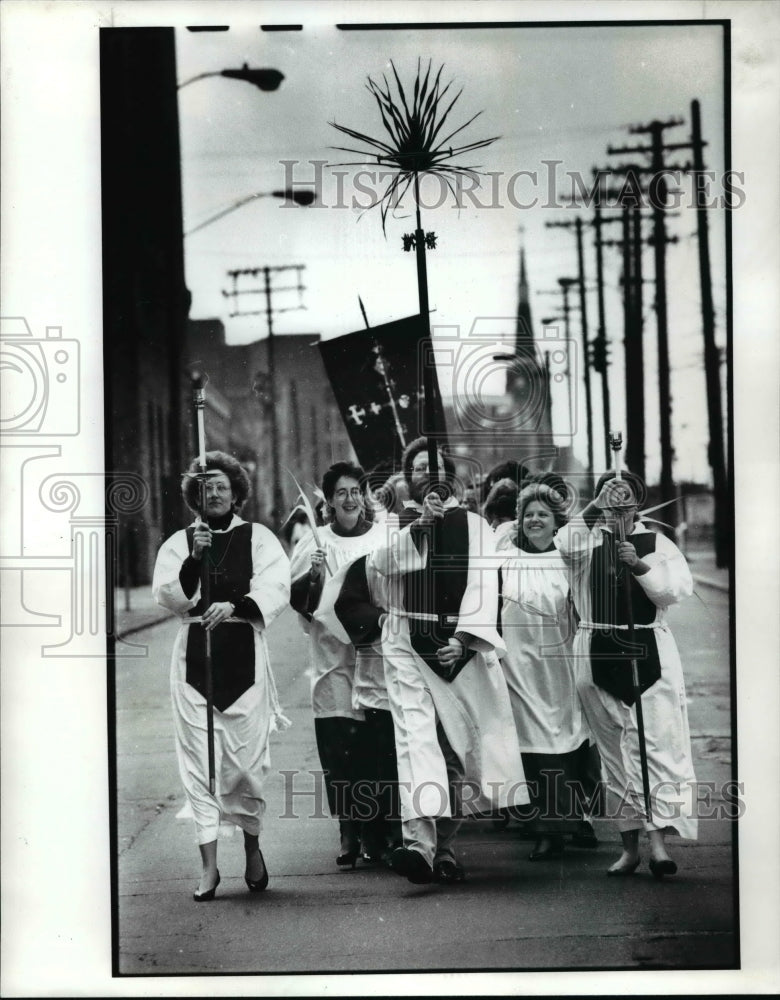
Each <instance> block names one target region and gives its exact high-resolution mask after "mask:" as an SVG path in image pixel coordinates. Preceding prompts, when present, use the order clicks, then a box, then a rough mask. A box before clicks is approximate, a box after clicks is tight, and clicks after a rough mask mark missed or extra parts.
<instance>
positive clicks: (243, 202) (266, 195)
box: [184, 191, 274, 236]
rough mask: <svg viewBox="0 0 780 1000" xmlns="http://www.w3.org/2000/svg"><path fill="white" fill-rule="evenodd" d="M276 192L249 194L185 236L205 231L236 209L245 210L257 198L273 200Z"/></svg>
mask: <svg viewBox="0 0 780 1000" xmlns="http://www.w3.org/2000/svg"><path fill="white" fill-rule="evenodd" d="M273 197H274V192H272V191H256V192H255V193H254V194H248V195H246V197H245V198H239V200H238V201H234V202H233V204H232V205H228V207H227V208H223V209H222V211H221V212H217V214H216V215H212V216H210V218H208V219H206V221H205V222H201V223H200V225H198V226H195V228H194V229H190V231H189V232H188V233H185V234H184V235H185V236H192V234H193V233H197V231H198V230H199V229H205V228H206V226H210V225H211V223H212V222H216V221H217V220H218V219H222V218H224V216H226V215H230V213H231V212H235V211H236V209H239V208H243V206H244V205H248V204H249V202H250V201H255V200H256V199H257V198H273Z"/></svg>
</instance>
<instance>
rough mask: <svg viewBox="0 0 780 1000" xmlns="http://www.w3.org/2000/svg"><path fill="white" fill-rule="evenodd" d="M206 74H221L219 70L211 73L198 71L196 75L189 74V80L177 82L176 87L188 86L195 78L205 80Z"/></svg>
mask: <svg viewBox="0 0 780 1000" xmlns="http://www.w3.org/2000/svg"><path fill="white" fill-rule="evenodd" d="M207 76H222V74H221V73H220V72H219V71H217V72H212V73H198V75H197V76H191V77H190V78H189V80H185V81H184V83H180V84H178V86H177V87H176V89H177V90H181V89H182V87H188V86H189V85H190V84H191V83H195V81H196V80H205V79H206V77H207Z"/></svg>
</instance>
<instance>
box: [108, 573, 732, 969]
mask: <svg viewBox="0 0 780 1000" xmlns="http://www.w3.org/2000/svg"><path fill="white" fill-rule="evenodd" d="M701 596H702V598H703V599H704V601H706V606H705V604H703V603H701V601H699V600H698V599H697V598H695V597H694V598H693V599H691V600H689V601H688V602H686V604H685V605H683V606H682V607H679V608H676V609H674V610H673V615H672V627H673V629H674V631H675V634H676V636H677V638H678V641H679V644H680V647H681V650H682V653H683V662H684V664H685V667H686V677H687V683H688V692H689V697H690V708H689V711H690V721H691V730H692V735H693V743H694V754H695V759H696V767H697V777H698V778H699V781H700V782H712V783H713V786H717V788H720V787H722V785H723V782H724V781H726V780H727V779H728V778H729V776H730V739H729V734H730V714H729V713H730V687H729V667H728V622H727V600H726V595H725V594H722V593H719V592H718V591H715V590H701ZM174 632H175V624H174V623H173V622H166V623H164V624H160V625H156V626H154V627H151V628H148V629H145V630H143V631H141V632H138V633H136V634H135V635H133V636H132V637H131V639H130V641H132V642H134V643H138V644H141V645H142V646H146V647H147V655H145V656H142V657H134V658H127V659H121V660H119V661H118V668H117V683H116V696H117V727H116V733H117V796H118V801H117V819H118V824H117V825H118V829H117V834H118V845H117V846H118V883H119V900H118V901H119V907H118V918H119V927H118V930H119V935H118V937H119V971H120V972H124V973H130V974H136V975H137V974H144V973H148V974H160V973H173V972H183V973H186V972H193V973H194V972H216V973H231V972H258V973H259V972H339V971H388V970H398V971H401V970H446V969H452V970H456V969H457V970H470V969H495V970H510V969H517V970H531V969H561V968H570V969H593V968H670V967H672V968H684V967H686V966H688V967H699V968H701V967H704V968H707V967H712V968H723V967H730V966H733V963H734V961H735V947H736V946H735V937H734V917H735V913H734V898H733V882H732V851H731V837H732V829H733V826H732V824H730V823H729V822H728V821H726V820H724V819H719V820H708V821H704V822H701V823H700V839H699V841H698V843H697V844H690V843H687V842H680V843H679V844H678V845H676V846H675V847H674V854H675V857H676V858H677V860H678V863H679V864H680V869H681V872H680V875H679V876H678V878H677V879H676V880H674V881H670V882H665V883H663V884H659V883H656V882H654V881H653V879H652V878H651V877H650V875H649V873H648V872H647V869H646V867H644V866H643V868H642V869H640V872H641V874H639V875H637V877H635V878H633V879H628V880H625V881H620V882H617V883H616V881H615V880H613V879H607V878H605V876H604V870H605V868H606V867H607V866H608V864H609V863H611V861H612V860H613V858H614V857H615V856H616V853H617V851H618V841H619V838H618V835H617V834H616V832H615V831H614V829H613V828H612V827H611V825H610V824H609V823H608V822H597V824H596V826H597V832H598V834H599V837H600V840H601V846H600V847H599V849H598V850H596V851H584V850H579V851H575V850H570V851H568V853H567V854H566V856H565V857H564V858H563V859H561V860H560V861H556V862H551V863H546V864H536V865H535V864H530V863H528V861H527V860H526V855H527V853H528V850H529V846H530V845H529V844H528V842H527V841H524V840H522V839H521V838H520V836H519V830H518V828H517V827H510V828H508V829H505V830H497V829H495V828H494V826H493V824H492V823H491V822H490V821H489V820H471V821H468V822H467V824H465V825H464V832H463V833H462V835H461V855H462V859H463V861H464V863H465V865H466V867H467V869H468V871H469V875H470V877H469V880H468V882H466V883H465V884H463V885H461V886H457V887H446V888H445V887H441V886H424V887H414V886H412V885H410V884H409V883H408V882H406V881H405V880H403V879H400V878H399V877H398V876H395V875H393V874H392V873H390V872H386V871H383V870H375V869H372V868H369V867H361V866H360V865H359V866H358V868H357V869H356V870H355V871H354V872H352V871H347V872H343V871H339V870H338V869H337V868H336V866H335V863H334V859H335V855H336V853H337V846H338V842H337V828H336V824H335V822H334V821H333V820H331V819H329V818H326V819H322V818H320V819H317V818H307V817H306V816H305V815H304V817H303V818H301V819H297V820H295V819H285V818H281V817H282V816H283V814H284V810H285V805H284V800H285V794H284V792H285V785H284V781H285V779H284V778H283V776H282V775H281V773H280V772H282V771H288V770H295V769H299V770H301V771H303V772H306V771H308V770H310V769H311V770H316V769H317V768H318V760H317V754H316V748H315V744H314V738H313V727H312V724H311V718H310V711H309V705H308V685H307V681H306V678H305V645H304V642H303V638H302V636H301V633H300V630H299V629H298V626H297V623H296V620H295V616H294V615H293V614H292V613H291V612H288V613H285V615H284V616H283V617H282V618H281V619H280V620H279V621H278V622H277V623H275V625H274V627H273V628H272V629H271V632H270V634H269V639H270V641H271V645H272V648H273V652H274V656H275V662H276V664H277V666H276V675H277V681H278V685H279V690H280V696H281V700H282V703H283V705H284V706H285V709H286V710H287V714H288V715H289V716H290V717H291V718H292V720H293V722H294V727H293V728H292V729H291V730H288V731H287V732H286V733H283V734H277V735H275V737H274V741H273V763H274V775H273V780H272V781H271V783H270V787H269V790H268V801H269V807H268V814H267V819H266V831H265V833H264V835H263V846H264V853H265V856H266V859H267V862H268V866H269V870H270V873H271V882H270V886H269V889H268V890H267V892H266V893H263V894H261V895H258V896H250V895H249V894H248V893H247V891H246V889H245V886H244V882H243V877H242V872H243V851H242V846H241V841H240V836H239V835H236V836H235V837H233V838H230V839H227V840H225V841H224V842H221V843H220V870H221V873H222V883H221V885H220V887H219V890H218V893H217V898H216V900H215V901H214V902H213V903H211V904H208V905H197V904H195V903H194V902H193V901H192V898H191V894H192V891H193V889H194V887H195V884H196V875H197V871H198V868H199V862H198V853H197V847H196V845H195V840H194V837H193V830H192V825H191V821H190V820H187V819H184V818H177V814H178V813H179V812H180V811H181V809H182V807H183V805H184V798H183V795H182V792H181V788H180V785H179V780H178V774H177V770H176V761H175V755H174V748H173V740H172V734H171V730H172V726H171V719H170V707H169V696H168V680H167V677H168V655H169V650H170V648H171V644H172V641H173V635H174ZM304 780H305V784H304V786H303V787H304V791H311V788H312V782H311V779H308V780H306V779H305V778H304ZM298 787H300V786H298ZM717 799H718V793H717V791H716V792H715V794H714V796H713V801H715V802H716V804H717ZM313 801H314V800H313V799H312V798H311V797H301V798H300V799H298V800H296V803H295V805H296V806H300V807H301V808H302V809H303V811H304V812H306V810H307V809H308V808H309V807H310V806H311V805H312V804H313Z"/></svg>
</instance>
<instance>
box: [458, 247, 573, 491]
mask: <svg viewBox="0 0 780 1000" xmlns="http://www.w3.org/2000/svg"><path fill="white" fill-rule="evenodd" d="M543 343H544V342H543V341H539V340H537V339H536V338H535V337H534V334H533V323H532V317H531V300H530V293H529V286H528V276H527V273H526V263H525V250H524V249H523V248H521V250H520V274H519V280H518V289H517V315H516V318H515V331H514V345H513V349H510V348H509V347H508V348H507V354H508V355H511V358H510V357H507V359H506V389H505V391H504V393H502V394H496V395H495V396H486V395H483V396H481V397H480V399H479V400H478V401H476V400H464V399H446V398H445V400H444V408H445V419H446V421H447V428H448V431H449V434H450V438H451V450H452V452H453V454H454V456H455V458H456V464H457V465H458V466H459V472H460V475H461V476H462V477H463V478H464V479H466V480H469V479H472V478H473V479H479V477H480V475H481V474H484V473H486V472H488V471H489V470H490V469H491V468H492V467H493V466H495V465H498V464H499V463H501V462H504V461H506V460H507V459H515V460H516V461H518V462H521V463H522V464H523V465H525V466H527V467H528V468H529V469H530V470H532V471H542V470H546V469H550V468H555V469H556V470H559V471H568V470H570V469H571V467H572V461H571V456H570V450H569V449H561V448H556V446H555V444H554V441H553V434H552V413H551V400H550V373H549V367H548V364H549V362H548V358H547V356H546V354H544V353H543V350H542V347H543Z"/></svg>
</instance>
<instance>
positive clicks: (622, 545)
mask: <svg viewBox="0 0 780 1000" xmlns="http://www.w3.org/2000/svg"><path fill="white" fill-rule="evenodd" d="M609 443H610V447H611V448H612V451H613V452H614V453H615V479H617V480H621V481H622V476H621V472H620V449H621V448H622V446H623V435H622V434H620V433H619V432H618V433H613V434H610V436H609ZM612 485H613V487H617V485H618V484H616V483H613V484H612ZM613 493H615V490H614V489H613ZM627 499H628V498H627V497H625V496H623V498H622V502H620V503H617V504H616V505H617V506H618V507H625V506H628V504H627V503H626V500H627ZM634 499H635V498H634ZM604 506H607V504H604ZM616 524H617V531H618V538H619V544H618V546H617V552H618V556H619V557H620V558H621V560H622V561H623V562H625V563H626V564H629V563H630V559H631V552H633V555H634V559H635V560H636V550H635V549H634V546H633V545H631V543H630V542H627V541H626V536H625V526H624V524H623V520H622V518H617V520H616ZM621 550H622V551H621ZM629 550H630V551H629ZM636 561H637V562H638V560H636ZM623 583H624V596H625V602H626V603H625V609H626V624H627V625H628V642H629V645H630V646H632V647H633V646H634V642H635V633H634V608H633V605H632V603H631V573H630V572H627V573H624V574H623ZM631 683H632V686H633V688H634V704H635V706H636V727H637V733H638V736H639V761H640V765H641V768H642V791H643V792H644V799H645V814H646V816H647V821H648V822H649V823H652V821H653V813H652V807H651V802H650V775H649V773H648V769H647V744H646V742H645V720H644V715H643V714H642V691H641V689H640V685H639V668H638V666H637V662H636V657H635V656H632V657H631Z"/></svg>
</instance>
